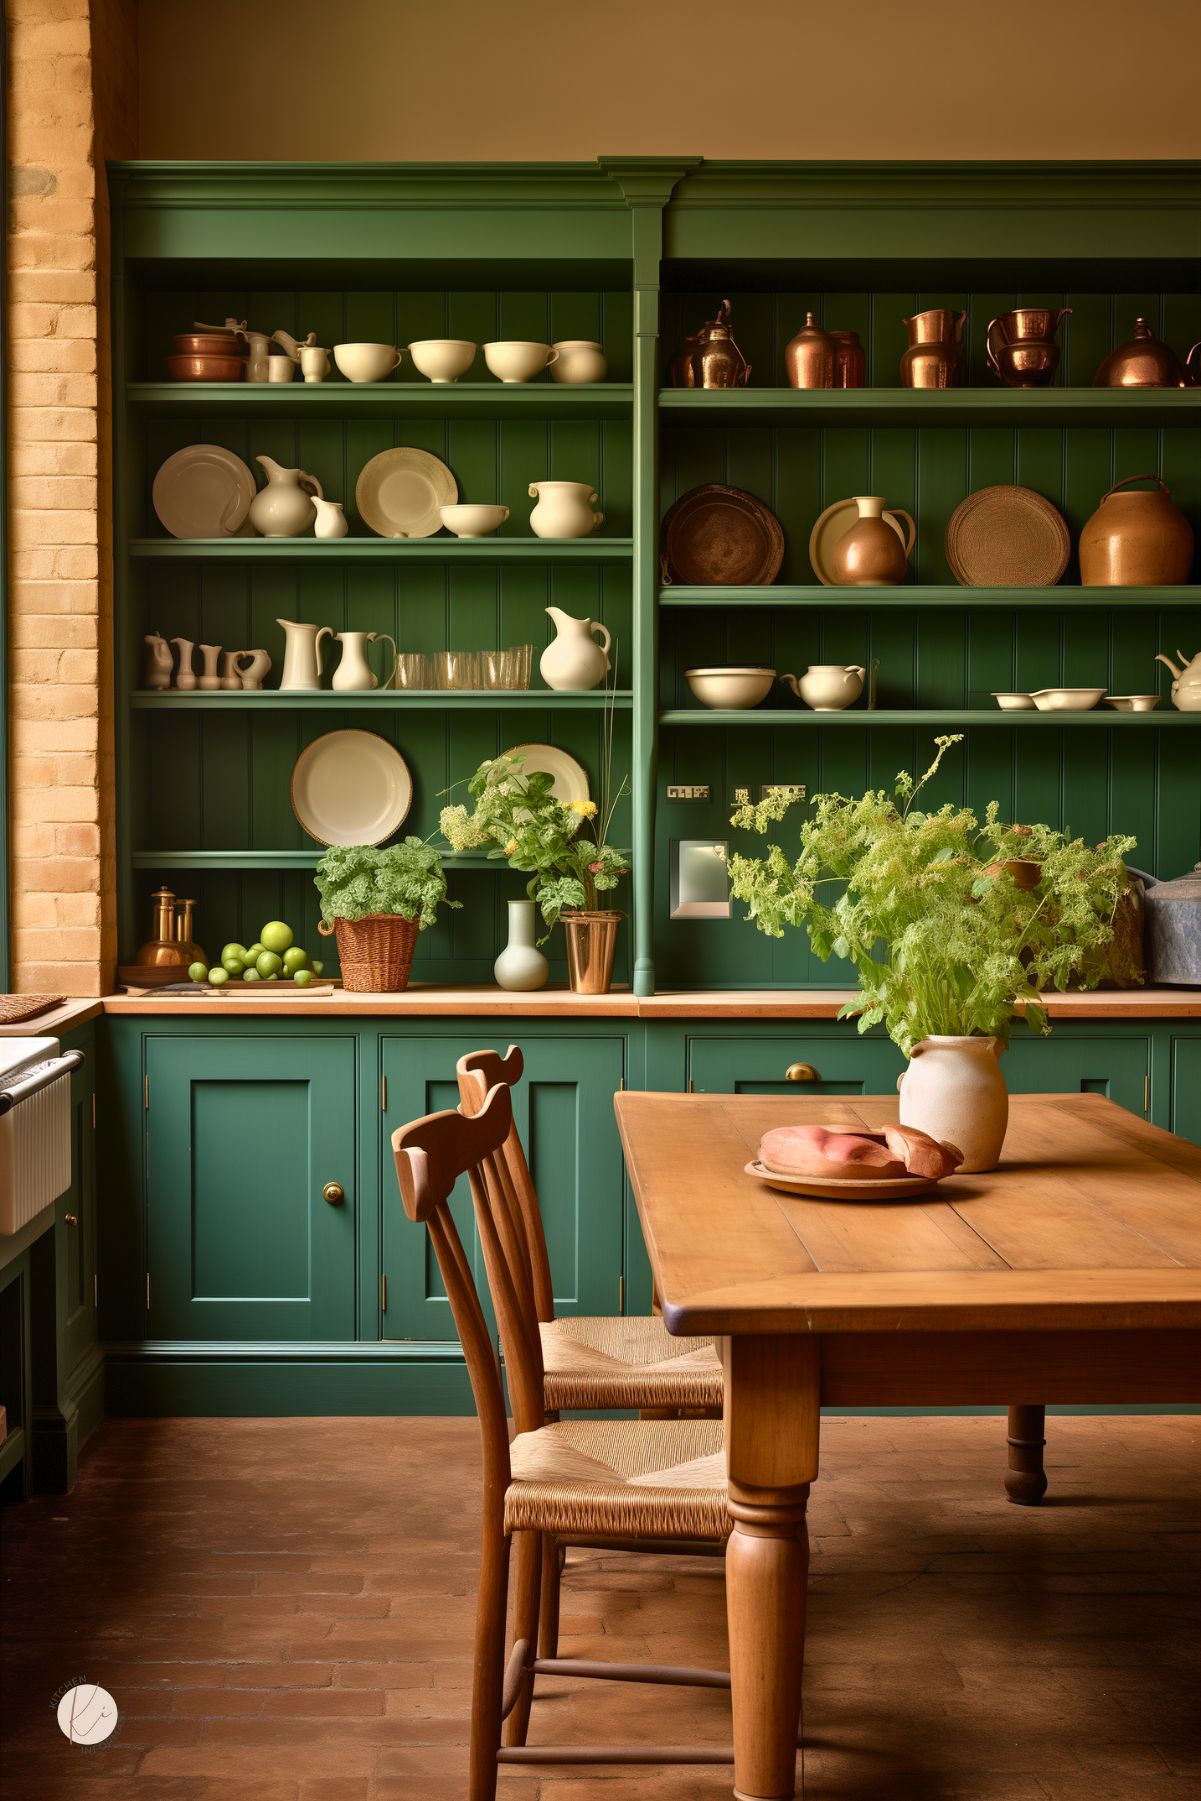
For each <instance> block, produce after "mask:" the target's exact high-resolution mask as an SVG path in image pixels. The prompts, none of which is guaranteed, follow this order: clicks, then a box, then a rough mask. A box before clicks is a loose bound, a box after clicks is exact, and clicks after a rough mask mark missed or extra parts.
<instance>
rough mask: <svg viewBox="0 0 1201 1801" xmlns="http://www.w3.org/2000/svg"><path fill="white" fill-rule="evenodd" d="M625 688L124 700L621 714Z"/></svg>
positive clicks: (133, 700)
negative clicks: (564, 691) (608, 707)
mask: <svg viewBox="0 0 1201 1801" xmlns="http://www.w3.org/2000/svg"><path fill="white" fill-rule="evenodd" d="M632 699H633V697H632V695H631V692H630V690H629V689H628V688H617V689H613V690H611V691H610V692H609V693H608V694H606V692H605V690H604V689H603V688H590V689H588V690H587V692H586V693H581V694H574V693H573V694H560V693H557V692H556V691H555V690H554V689H553V688H400V689H396V688H386V689H379V688H375V689H368V690H362V689H359V690H355V691H352V692H349V693H344V694H338V693H335V692H334V691H333V690H332V689H330V688H322V689H320V690H317V689H313V690H308V689H303V688H289V689H287V690H280V689H279V688H262V689H259V690H257V691H255V692H253V693H247V692H246V691H245V690H242V691H239V690H238V689H236V688H217V689H213V688H206V689H205V690H204V691H203V692H202V691H201V690H200V689H198V688H189V689H183V690H181V689H179V688H168V689H162V690H154V689H141V690H138V691H137V692H135V693H133V694H131V695H130V697H129V704H130V706H131V707H132V708H134V709H135V711H137V712H162V711H167V710H170V711H172V712H174V711H182V710H187V711H192V712H195V711H198V710H199V711H203V712H207V711H208V710H209V709H210V708H211V709H212V710H213V711H214V712H218V713H235V712H258V711H259V710H263V711H267V712H275V713H283V712H297V713H313V712H317V713H328V712H339V713H348V712H353V711H354V709H355V708H356V707H361V706H362V707H372V708H374V709H375V710H376V711H385V710H386V711H392V710H393V709H395V710H396V711H398V712H407V711H410V710H412V709H413V708H421V709H423V710H426V711H428V710H430V709H436V710H439V711H440V710H441V709H442V708H444V707H451V708H453V709H455V710H456V711H467V710H470V709H472V708H474V709H476V710H477V711H484V712H488V713H492V712H497V711H500V712H509V713H511V712H518V711H520V712H532V711H533V712H546V711H555V712H568V713H581V712H593V711H599V710H600V709H601V708H603V707H605V706H606V705H608V704H609V703H610V702H612V704H613V705H614V706H615V707H616V708H617V709H618V710H619V711H620V710H623V709H628V708H629V706H630V705H631V703H632Z"/></svg>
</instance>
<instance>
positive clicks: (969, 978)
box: [729, 736, 1141, 1055]
mask: <svg viewBox="0 0 1201 1801" xmlns="http://www.w3.org/2000/svg"><path fill="white" fill-rule="evenodd" d="M960 742H961V738H960V737H958V736H952V737H944V738H937V739H936V740H935V743H936V745H937V747H938V748H937V755H936V756H935V758H934V761H933V763H932V764H931V765H930V767H929V769H927V771H926V773H925V775H923V776H922V778H921V780H920V781H917V782H915V781H914V780H913V778H912V776H910V775H908V774H906V773H904V772H902V773H901V774H900V775H898V776H897V780H896V788H895V792H894V793H893V794H891V795H890V794H888V793H886V792H884V791H883V790H882V789H881V790H869V791H868V793H866V794H864V795H862V796H861V797H860V798H859V799H857V800H849V799H847V798H846V797H844V796H843V795H841V794H818V795H815V796H814V797H813V799H812V801H811V802H810V803H809V804H810V805H811V807H812V809H813V811H812V816H811V817H810V818H808V819H806V820H805V821H804V822H803V824H802V825H801V828H800V855H799V856H798V857H796V858H795V859H790V858H789V857H788V856H786V855H785V853H784V851H783V850H781V849H780V847H779V846H778V845H772V846H771V847H770V848H769V849H768V851H767V854H766V855H765V856H762V857H746V856H740V855H734V856H731V857H730V859H729V872H730V889H731V893H732V894H733V896H734V897H735V899H737V900H740V901H742V902H743V903H744V904H745V906H746V908H747V911H748V914H749V916H750V918H751V919H752V920H753V921H754V923H755V925H756V926H757V927H758V929H759V930H760V931H761V932H765V933H766V934H767V935H768V936H769V937H773V938H781V937H783V935H784V928H785V927H786V926H790V925H791V926H802V925H803V926H804V927H805V928H806V930H807V932H808V934H809V942H810V944H811V945H812V946H813V950H814V952H815V954H816V955H817V956H819V957H820V958H821V959H822V961H823V962H825V961H827V960H828V959H829V958H830V957H832V956H834V957H845V958H846V959H848V960H849V961H850V962H851V963H853V964H854V966H855V969H856V971H857V973H858V976H859V986H860V990H861V996H860V998H858V999H856V1000H855V1001H853V1002H850V1003H849V1004H848V1005H847V1006H845V1007H844V1008H843V1009H842V1014H841V1015H840V1017H842V1016H848V1015H857V1017H858V1021H859V1030H860V1032H866V1031H867V1030H868V1029H869V1028H870V1027H872V1026H874V1025H879V1024H881V1023H882V1024H883V1025H884V1026H885V1027H886V1028H887V1031H888V1034H889V1036H890V1037H891V1038H892V1039H893V1041H894V1042H895V1043H896V1044H897V1045H899V1046H900V1048H901V1050H902V1051H904V1052H905V1054H906V1055H908V1054H909V1052H910V1051H911V1050H912V1049H913V1046H914V1045H915V1044H916V1043H918V1042H919V1041H920V1040H921V1039H923V1038H926V1037H929V1036H931V1035H932V1034H942V1035H946V1036H950V1037H967V1036H971V1035H972V1034H974V1033H979V1034H983V1035H987V1036H992V1037H997V1038H1001V1039H1005V1038H1007V1037H1008V1035H1009V1031H1010V1027H1011V1025H1012V1023H1013V1021H1014V1020H1015V1019H1018V1018H1023V1017H1024V1018H1025V1020H1026V1021H1027V1023H1028V1024H1029V1025H1030V1026H1031V1028H1032V1029H1034V1030H1037V1031H1040V1032H1047V1031H1049V1030H1050V1027H1049V1025H1048V1023H1047V1018H1046V1012H1045V1009H1044V1008H1043V1007H1041V1006H1040V1005H1039V995H1040V993H1042V992H1044V991H1046V990H1049V989H1057V990H1062V989H1064V988H1066V987H1067V984H1068V982H1069V980H1071V979H1072V978H1073V977H1075V978H1076V980H1077V981H1078V982H1079V983H1081V984H1082V985H1084V986H1087V987H1095V986H1096V984H1097V981H1098V980H1099V978H1100V973H1101V971H1100V966H1099V963H1098V959H1097V957H1096V956H1095V954H1094V953H1095V952H1096V951H1097V950H1099V949H1101V948H1103V947H1105V946H1107V945H1110V944H1111V942H1112V940H1113V937H1114V931H1113V918H1114V912H1115V909H1116V907H1117V905H1118V901H1119V898H1120V896H1121V895H1122V894H1123V892H1124V891H1125V889H1126V886H1127V875H1126V866H1125V863H1124V861H1123V858H1124V857H1125V855H1126V853H1127V852H1128V851H1130V850H1132V849H1133V848H1134V844H1135V840H1134V839H1133V838H1127V837H1114V838H1109V839H1107V840H1106V841H1105V843H1104V844H1099V845H1097V846H1095V847H1090V846H1088V845H1086V844H1084V843H1083V841H1082V840H1081V839H1079V838H1075V839H1069V838H1067V837H1066V836H1065V835H1064V834H1063V833H1062V832H1057V831H1053V830H1052V829H1051V827H1050V826H1044V825H1036V826H1024V825H1005V824H1003V823H1002V822H1001V820H1000V818H999V817H998V815H999V810H1000V809H999V807H998V805H997V803H996V802H995V801H993V802H990V803H989V806H988V808H987V811H986V814H985V818H984V821H983V823H981V822H980V821H979V820H978V819H977V817H976V815H975V814H974V813H973V812H972V811H971V809H970V808H968V807H956V806H952V805H949V804H948V805H946V806H943V807H940V808H938V810H937V811H929V812H927V811H923V810H922V809H921V808H920V807H918V806H915V804H914V803H915V802H916V801H917V799H918V796H919V795H920V793H921V791H922V789H923V788H924V787H925V785H926V783H927V782H929V781H930V780H931V779H932V777H933V776H934V775H935V774H936V772H937V770H938V767H939V765H940V763H941V762H942V760H943V757H944V756H945V755H946V753H947V751H948V750H949V749H950V748H951V746H952V745H954V744H958V743H960ZM792 804H793V802H792V800H791V799H790V797H788V796H787V795H785V794H772V795H769V796H768V797H767V798H766V799H765V800H764V801H763V802H762V803H761V804H759V805H758V806H751V805H748V806H744V807H740V808H739V809H738V811H737V812H736V813H735V814H734V815H733V818H732V821H731V823H732V824H733V825H734V826H736V827H741V828H744V829H747V830H753V831H757V832H761V833H766V832H767V831H769V830H770V828H771V827H772V826H773V825H776V824H778V823H779V822H780V821H781V820H782V819H783V818H784V816H785V813H786V812H787V811H788V809H789V807H790V806H791V805H792ZM1015 860H1017V861H1018V862H1019V869H1018V870H1016V871H1015V870H1014V869H1012V868H1007V867H1006V865H1007V864H1012V863H1013V862H1014V861H1015ZM1031 861H1032V862H1034V863H1036V864H1038V866H1039V868H1038V871H1037V877H1038V879H1037V882H1036V884H1035V885H1034V886H1033V887H1032V888H1030V889H1029V890H1027V889H1025V888H1023V887H1021V886H1019V884H1018V880H1017V879H1016V877H1017V876H1018V875H1019V874H1022V873H1024V872H1023V870H1022V869H1021V867H1020V865H1021V864H1022V863H1028V862H1031ZM1123 973H1124V974H1126V973H1128V974H1129V976H1130V978H1131V980H1132V981H1137V980H1139V979H1141V978H1140V977H1139V975H1138V973H1137V971H1136V970H1135V969H1134V967H1133V965H1131V968H1130V970H1129V971H1128V972H1123Z"/></svg>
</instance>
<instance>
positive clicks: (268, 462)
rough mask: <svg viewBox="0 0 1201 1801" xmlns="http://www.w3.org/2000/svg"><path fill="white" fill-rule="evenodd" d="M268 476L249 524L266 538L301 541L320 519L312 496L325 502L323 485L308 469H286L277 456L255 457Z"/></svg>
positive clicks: (251, 512)
mask: <svg viewBox="0 0 1201 1801" xmlns="http://www.w3.org/2000/svg"><path fill="white" fill-rule="evenodd" d="M254 460H255V462H256V463H258V464H259V466H260V468H261V469H262V471H263V473H264V474H265V475H266V477H267V485H266V487H265V488H260V489H259V491H258V493H257V494H256V495H255V497H254V499H253V500H252V501H251V503H250V523H251V524H252V525H253V527H254V529H255V531H256V532H261V534H262V535H263V537H264V538H298V537H299V536H300V534H301V532H307V531H308V529H309V527H310V526H311V525H312V524H313V522H314V520H315V519H316V517H317V509H316V507H315V506H314V504H313V496H314V495H316V497H317V499H318V500H324V499H325V493H324V491H323V489H322V486H321V483H320V482H319V481H318V480H317V477H316V476H315V475H310V474H309V472H308V470H307V469H285V468H284V467H283V465H282V464H280V463H277V462H276V460H275V458H274V457H269V456H256V457H255V459H254Z"/></svg>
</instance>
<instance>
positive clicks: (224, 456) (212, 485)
mask: <svg viewBox="0 0 1201 1801" xmlns="http://www.w3.org/2000/svg"><path fill="white" fill-rule="evenodd" d="M255 492H256V489H255V485H254V477H253V475H252V474H251V473H250V470H249V469H248V468H247V467H246V465H245V463H244V462H243V461H242V459H241V457H238V456H235V455H234V453H233V451H232V450H226V449H224V448H223V447H222V446H221V445H220V444H189V445H188V446H187V447H186V449H184V450H177V451H176V452H175V455H174V456H169V457H168V458H167V460H166V462H165V463H164V464H163V465H162V467H161V468H160V469H159V472H158V474H157V475H156V476H155V478H154V487H153V489H152V492H151V498H152V499H153V501H154V510H155V512H156V513H157V514H158V516H159V519H160V520H161V521H162V523H163V525H164V526H165V527H166V529H167V530H168V531H169V532H170V534H171V536H172V537H173V538H235V537H239V536H241V535H243V527H244V526H245V525H246V524H247V519H246V515H247V513H248V512H249V511H250V503H251V501H252V500H253V499H254V496H255Z"/></svg>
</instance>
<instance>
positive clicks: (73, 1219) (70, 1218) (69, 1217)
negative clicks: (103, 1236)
mask: <svg viewBox="0 0 1201 1801" xmlns="http://www.w3.org/2000/svg"><path fill="white" fill-rule="evenodd" d="M78 1224H79V1215H78V1213H64V1214H63V1225H64V1226H77V1225H78Z"/></svg>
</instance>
